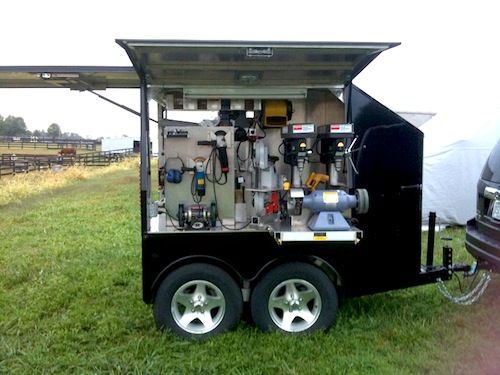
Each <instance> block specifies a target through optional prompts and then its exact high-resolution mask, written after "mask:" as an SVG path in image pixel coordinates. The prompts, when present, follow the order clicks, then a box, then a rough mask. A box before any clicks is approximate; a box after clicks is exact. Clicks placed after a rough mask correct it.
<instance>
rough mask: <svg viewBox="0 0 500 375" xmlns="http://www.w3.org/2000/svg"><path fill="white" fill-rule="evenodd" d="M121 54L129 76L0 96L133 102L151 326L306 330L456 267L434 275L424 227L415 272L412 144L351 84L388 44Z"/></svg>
mask: <svg viewBox="0 0 500 375" xmlns="http://www.w3.org/2000/svg"><path fill="white" fill-rule="evenodd" d="M117 43H118V44H119V45H120V46H122V47H123V48H124V49H125V51H126V52H127V54H128V56H129V57H130V60H131V62H132V64H133V68H132V67H66V66H65V67H59V66H46V67H27V66H17V67H15V66H14V67H13V66H10V67H0V87H4V88H5V87H63V88H69V89H73V90H89V91H92V92H94V91H93V90H101V89H106V88H139V89H140V113H137V114H138V115H140V124H141V146H142V148H141V166H140V200H141V228H142V229H141V231H142V270H143V299H144V301H145V302H146V303H148V304H153V305H154V308H153V311H154V318H155V321H156V324H157V326H158V327H159V328H161V329H163V328H168V329H170V330H172V331H174V332H175V333H177V334H178V335H180V336H184V337H197V338H204V337H208V336H211V335H214V334H217V333H219V332H222V331H226V330H229V329H231V328H232V327H234V326H235V325H236V324H237V323H238V321H239V319H240V316H241V314H242V311H243V309H244V308H248V309H249V310H250V312H251V317H252V319H253V321H254V322H255V323H256V325H257V326H259V327H260V328H261V329H262V330H281V331H287V332H296V333H303V332H311V331H314V330H317V329H323V328H328V327H330V326H331V325H332V324H333V323H334V321H335V316H336V312H337V309H338V299H339V297H341V298H348V297H353V296H360V295H364V294H370V293H377V292H383V291H388V290H393V289H399V288H407V287H412V286H417V285H422V284H426V283H433V282H436V281H437V280H439V279H440V280H448V279H449V278H450V277H451V275H452V272H453V271H454V270H457V269H462V270H463V269H467V267H466V266H463V267H462V266H458V267H457V266H453V265H452V261H451V259H452V255H451V249H450V248H448V247H445V249H444V257H443V264H440V265H434V264H433V245H432V239H433V235H434V233H433V231H432V230H433V228H434V226H433V225H431V232H430V235H429V237H430V239H431V241H430V246H428V249H427V257H426V261H425V264H422V262H421V202H422V148H423V135H422V133H421V132H420V131H419V130H418V129H417V128H415V127H414V126H412V125H411V124H409V123H408V122H407V121H405V120H404V119H403V118H401V117H400V116H398V115H397V114H395V113H394V112H392V111H391V110H389V109H388V108H386V107H384V106H383V105H382V104H380V103H379V102H377V101H376V100H375V99H373V98H371V97H370V96H369V95H367V94H366V93H365V92H363V91H362V90H360V89H359V88H358V87H356V86H355V85H354V84H353V83H352V80H353V79H354V78H355V77H356V76H357V75H358V74H359V73H360V72H361V71H362V70H363V69H364V68H365V67H366V66H367V65H368V64H369V63H370V62H371V61H372V60H373V59H375V58H376V57H377V56H378V55H379V54H380V53H381V52H383V51H385V50H387V49H390V48H393V47H396V46H397V45H398V43H351V42H349V43H344V42H262V41H260V42H248V41H245V42H236V41H184V40H117ZM150 99H154V100H155V101H156V102H157V105H158V113H159V116H158V119H157V123H158V168H157V169H155V170H152V167H151V165H152V164H151V158H152V156H151V149H150V147H151V144H150V125H151V123H152V121H150V118H149V100H150ZM178 110H183V111H213V112H214V113H215V114H216V115H217V117H216V119H215V120H213V121H203V122H201V123H194V122H193V123H190V122H180V121H175V120H174V119H173V118H170V117H169V114H170V113H172V111H178ZM152 176H154V177H155V178H154V180H155V181H156V177H157V178H158V184H156V182H155V184H154V185H155V186H153V184H152ZM156 185H158V186H156ZM153 190H154V191H155V195H154V196H155V198H153V196H152V192H153ZM156 190H158V191H157V192H156ZM431 219H432V217H431ZM431 222H432V221H431Z"/></svg>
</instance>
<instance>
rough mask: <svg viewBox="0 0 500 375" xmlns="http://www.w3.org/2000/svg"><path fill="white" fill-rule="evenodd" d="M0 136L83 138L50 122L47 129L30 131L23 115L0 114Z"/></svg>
mask: <svg viewBox="0 0 500 375" xmlns="http://www.w3.org/2000/svg"><path fill="white" fill-rule="evenodd" d="M0 136H11V137H38V138H53V139H55V138H65V139H83V137H82V136H80V135H79V134H77V133H63V132H62V131H61V127H60V126H59V125H58V124H55V123H53V124H50V125H49V126H48V127H47V130H34V131H30V130H29V129H28V127H27V126H26V123H25V122H24V119H23V118H22V117H16V116H7V117H6V118H4V117H3V116H2V115H0Z"/></svg>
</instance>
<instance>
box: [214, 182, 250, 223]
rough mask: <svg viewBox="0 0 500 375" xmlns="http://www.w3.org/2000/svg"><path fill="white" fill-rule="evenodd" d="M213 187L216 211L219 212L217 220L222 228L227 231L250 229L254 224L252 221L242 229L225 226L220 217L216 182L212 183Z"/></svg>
mask: <svg viewBox="0 0 500 375" xmlns="http://www.w3.org/2000/svg"><path fill="white" fill-rule="evenodd" d="M212 187H213V189H214V202H215V209H216V210H217V219H216V220H219V222H220V225H221V227H222V228H224V229H227V230H242V229H245V228H246V227H248V226H249V225H250V224H251V223H252V221H251V220H249V221H248V223H246V224H244V225H243V226H242V227H239V228H236V227H234V228H230V227H228V226H225V225H224V223H223V222H222V219H221V218H220V216H219V202H218V200H217V189H216V182H215V181H212Z"/></svg>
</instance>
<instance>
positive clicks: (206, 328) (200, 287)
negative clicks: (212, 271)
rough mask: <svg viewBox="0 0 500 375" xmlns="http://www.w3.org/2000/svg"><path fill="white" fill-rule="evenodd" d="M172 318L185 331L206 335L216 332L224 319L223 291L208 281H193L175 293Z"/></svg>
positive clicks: (224, 302)
mask: <svg viewBox="0 0 500 375" xmlns="http://www.w3.org/2000/svg"><path fill="white" fill-rule="evenodd" d="M171 311H172V317H173V318H174V321H175V323H176V324H177V325H178V326H179V327H180V328H182V329H183V330H184V331H186V332H189V333H192V334H204V333H208V332H210V331H212V330H214V329H215V328H216V327H217V326H218V325H219V324H220V323H221V322H222V319H223V318H224V313H225V311H226V300H225V298H224V295H223V294H222V292H221V290H220V289H219V288H218V287H217V286H215V285H214V284H212V283H211V282H210V281H206V280H192V281H189V282H187V283H185V284H183V285H182V286H181V287H180V288H179V289H177V291H176V292H175V294H174V296H173V298H172V303H171Z"/></svg>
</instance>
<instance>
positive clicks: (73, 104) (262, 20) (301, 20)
mask: <svg viewBox="0 0 500 375" xmlns="http://www.w3.org/2000/svg"><path fill="white" fill-rule="evenodd" d="M495 3H496V2H495V1H484V0H476V1H453V2H452V1H436V0H434V1H427V0H420V1H418V2H416V1H415V2H407V1H387V0H384V1H352V0H350V1H342V2H337V1H312V0H309V1H274V2H271V1H269V0H267V1H260V0H253V1H244V2H239V1H235V0H233V1H216V0H212V1H200V2H196V1H153V0H136V1H130V0H121V1H103V0H100V1H99V0H97V1H96V0H86V1H55V0H45V1H35V0H33V1H25V0H16V1H14V0H12V1H4V2H2V5H1V7H0V9H1V12H0V46H1V47H0V65H125V66H129V65H130V61H129V59H128V57H127V55H126V53H125V52H124V50H123V49H122V48H121V47H119V46H118V45H117V44H116V43H115V39H121V38H134V39H138V38H151V39H225V40H303V41H307V40H309V41H363V42H401V43H402V44H401V46H399V47H396V48H394V49H392V50H389V51H386V52H384V53H382V54H381V55H380V56H379V57H378V58H377V59H376V60H375V61H374V62H373V63H372V64H370V65H369V66H368V67H367V68H366V69H365V71H364V72H362V73H361V74H360V75H359V76H358V78H356V80H355V83H356V84H357V85H358V86H359V87H361V88H362V89H363V90H365V91H366V92H368V93H369V94H370V95H372V96H373V97H375V98H376V99H377V100H379V101H380V102H382V103H383V104H385V105H387V106H388V107H390V108H391V109H393V110H399V111H401V110H403V111H423V112H441V111H445V110H449V109H450V108H455V109H456V110H472V109H474V110H481V107H488V106H494V105H498V103H500V93H499V88H500V43H499V39H500V38H499V36H500V21H499V20H498V18H499V12H498V11H497V9H498V5H496V4H495ZM104 94H105V95H107V96H109V97H111V98H113V99H115V100H117V101H120V102H122V103H124V104H126V105H129V106H131V107H133V108H135V109H139V93H138V90H137V91H136V90H128V91H125V92H124V91H123V90H107V91H106V92H105V93H104ZM495 103H497V104H495ZM0 115H2V116H4V117H6V116H8V115H14V116H20V117H23V118H24V119H25V121H26V124H27V125H28V128H29V129H30V130H35V129H46V128H47V127H48V126H49V125H50V124H51V123H53V122H55V123H58V124H59V125H60V126H61V128H62V130H63V131H65V132H77V133H79V134H81V135H84V136H90V137H97V136H120V135H122V134H128V135H136V134H138V130H139V121H138V118H136V117H135V116H134V115H132V114H129V113H128V112H125V111H124V110H122V109H119V108H116V107H114V106H112V105H111V104H108V103H106V102H104V101H102V100H100V99H98V98H97V97H95V96H93V95H92V94H89V93H80V92H70V91H69V90H64V89H61V90H56V89H53V90H42V89H38V90H26V89H24V90H13V89H0Z"/></svg>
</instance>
